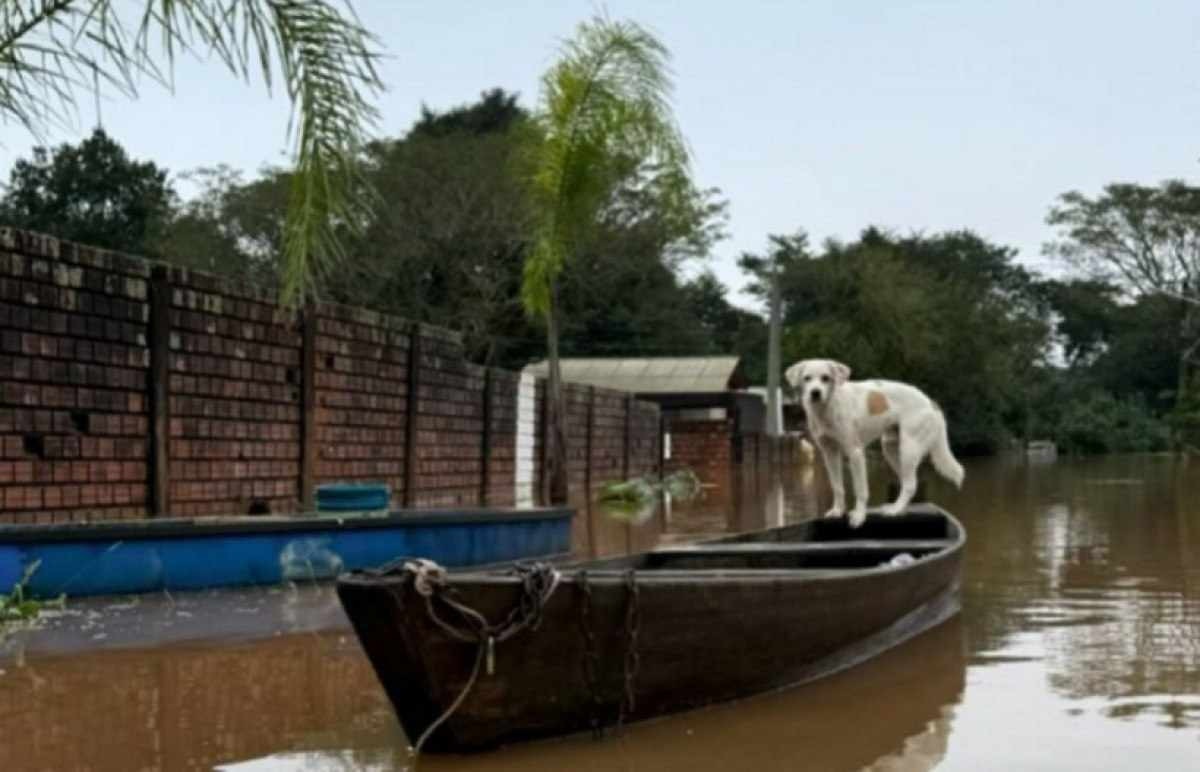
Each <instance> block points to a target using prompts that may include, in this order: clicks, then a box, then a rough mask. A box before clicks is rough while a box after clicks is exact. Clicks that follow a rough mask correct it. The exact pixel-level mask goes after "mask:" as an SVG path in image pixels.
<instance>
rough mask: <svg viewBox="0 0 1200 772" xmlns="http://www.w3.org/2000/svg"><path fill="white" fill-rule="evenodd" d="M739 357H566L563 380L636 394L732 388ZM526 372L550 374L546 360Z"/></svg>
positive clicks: (726, 389)
mask: <svg viewBox="0 0 1200 772" xmlns="http://www.w3.org/2000/svg"><path fill="white" fill-rule="evenodd" d="M738 362H739V359H738V357H643V358H632V359H620V358H607V357H606V358H595V359H585V358H580V359H562V360H560V366H561V367H562V377H563V381H565V382H567V383H584V384H588V385H591V386H598V387H601V388H605V389H616V390H618V391H628V392H633V393H635V394H670V393H695V392H713V391H728V390H729V389H731V388H738V387H739V386H740V383H737V382H736V381H740V377H738V378H735V376H737V375H739V374H738V373H737V368H738ZM524 372H526V373H529V374H531V375H536V376H539V377H542V378H544V377H546V374H547V366H546V362H545V361H541V362H535V363H533V364H531V365H528V366H526V367H525V370H524Z"/></svg>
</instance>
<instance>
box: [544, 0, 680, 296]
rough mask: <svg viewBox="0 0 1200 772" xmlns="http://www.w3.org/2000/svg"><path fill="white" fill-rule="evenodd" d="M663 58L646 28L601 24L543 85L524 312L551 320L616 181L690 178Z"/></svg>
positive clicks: (568, 49)
mask: <svg viewBox="0 0 1200 772" xmlns="http://www.w3.org/2000/svg"><path fill="white" fill-rule="evenodd" d="M668 59H669V54H668V52H667V49H666V48H665V47H664V46H663V45H662V43H661V42H659V40H658V39H657V38H655V37H654V36H653V35H652V34H650V33H649V32H647V31H646V30H645V29H643V28H642V27H640V26H638V25H637V24H635V23H633V22H628V21H619V22H614V21H611V20H609V19H607V18H602V17H598V18H594V19H592V20H591V21H589V22H585V23H583V24H581V25H580V26H579V28H578V30H577V31H576V35H575V37H574V38H573V39H572V40H570V41H568V42H567V43H566V44H565V45H564V47H563V50H562V55H561V57H560V59H559V60H558V62H557V63H556V64H555V65H554V66H553V67H552V68H551V69H550V70H549V71H548V72H547V73H546V75H545V76H544V77H543V79H542V107H541V111H540V114H539V115H538V121H539V123H540V125H541V130H542V131H541V133H542V139H541V141H540V142H538V143H536V144H535V145H533V148H534V149H533V153H534V159H533V161H532V167H533V172H532V175H531V178H530V191H531V195H532V198H533V204H534V210H535V212H536V217H537V223H536V226H535V229H534V238H533V246H532V249H531V251H530V255H529V257H528V258H527V260H526V263H525V273H524V278H523V282H522V300H523V302H524V304H525V307H526V309H527V310H528V311H529V312H530V313H534V314H541V315H545V314H547V313H549V310H550V296H551V292H552V288H553V284H554V282H555V280H556V279H557V278H558V276H559V274H561V272H562V271H563V269H564V267H565V265H566V262H567V260H568V256H569V255H570V254H571V253H572V252H573V251H575V250H577V249H578V247H579V246H580V245H581V244H582V243H583V242H584V241H585V240H586V239H587V237H588V235H589V233H590V232H591V231H592V230H593V228H594V225H595V223H596V221H597V217H598V214H599V212H600V210H601V208H602V207H603V205H604V204H605V203H606V202H607V201H608V199H609V197H610V196H611V194H612V192H613V189H614V187H615V184H616V182H617V181H619V180H621V179H624V178H627V177H628V176H629V174H630V172H631V171H632V170H634V169H636V168H638V167H640V166H643V165H653V166H656V167H659V168H660V169H662V170H664V172H666V173H667V174H668V175H670V174H675V173H676V172H678V174H677V176H678V178H679V179H682V180H687V179H688V176H687V174H686V170H687V165H688V153H687V149H686V147H685V145H684V142H683V139H682V137H681V136H680V133H679V130H678V127H677V126H676V125H675V121H674V118H673V116H672V112H671V106H670V97H671V89H672V85H671V78H670V69H669V67H668Z"/></svg>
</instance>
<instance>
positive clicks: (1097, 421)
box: [1054, 392, 1171, 453]
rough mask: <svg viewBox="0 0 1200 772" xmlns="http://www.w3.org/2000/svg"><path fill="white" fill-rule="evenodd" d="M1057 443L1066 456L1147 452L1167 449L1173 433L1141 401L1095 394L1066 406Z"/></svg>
mask: <svg viewBox="0 0 1200 772" xmlns="http://www.w3.org/2000/svg"><path fill="white" fill-rule="evenodd" d="M1054 441H1055V442H1056V443H1057V444H1058V448H1059V450H1060V451H1061V452H1063V453H1146V452H1153V451H1161V450H1166V449H1168V448H1169V447H1170V443H1171V430H1170V427H1169V426H1168V424H1167V423H1166V422H1165V421H1163V420H1161V419H1159V418H1157V417H1156V416H1155V415H1154V414H1153V413H1152V412H1151V411H1150V409H1149V408H1148V407H1147V406H1146V404H1145V402H1143V401H1142V400H1141V399H1137V398H1127V399H1117V398H1115V397H1113V396H1112V395H1111V394H1109V393H1107V392H1093V393H1091V394H1089V395H1087V396H1085V397H1083V398H1082V399H1078V400H1074V401H1072V402H1069V403H1067V404H1066V405H1064V406H1063V409H1062V412H1061V414H1060V416H1059V421H1058V424H1057V426H1055V427H1054Z"/></svg>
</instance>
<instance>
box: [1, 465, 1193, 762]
mask: <svg viewBox="0 0 1200 772" xmlns="http://www.w3.org/2000/svg"><path fill="white" fill-rule="evenodd" d="M1195 472H1196V470H1195V469H1193V468H1191V467H1190V466H1188V465H1186V464H1185V463H1183V462H1180V461H1176V460H1174V459H1171V458H1164V457H1140V458H1106V459H1087V460H1071V459H1065V458H1059V459H1057V460H1051V461H1044V460H1042V461H1039V460H1037V459H1033V460H1024V459H1016V460H989V461H983V462H975V463H973V464H970V465H969V466H968V483H967V486H966V489H965V490H964V491H963V492H961V493H960V492H956V491H953V490H951V489H949V488H948V487H946V486H943V485H941V483H940V482H938V481H937V480H934V479H931V480H929V482H928V485H929V490H928V494H929V497H930V498H931V499H933V500H935V501H938V502H939V503H943V504H944V505H945V506H947V507H948V508H949V509H951V510H952V511H954V512H955V513H956V514H958V515H959V517H960V518H961V519H962V520H963V521H964V523H965V525H966V526H967V529H968V534H969V543H968V549H967V556H966V584H965V588H964V610H963V614H962V615H961V616H960V617H959V618H957V619H956V620H954V621H952V622H951V623H948V624H946V625H943V626H941V627H939V628H937V629H935V630H932V631H930V632H928V633H926V634H925V635H923V636H921V637H919V638H917V639H915V640H913V641H911V642H909V643H907V644H905V645H904V646H901V647H900V648H898V649H896V650H893V651H891V652H888V653H886V654H885V655H883V656H881V657H879V658H877V659H876V660H873V661H871V662H868V663H866V664H865V665H862V666H860V667H857V668H854V669H852V670H850V671H848V672H845V673H842V674H840V675H838V676H835V677H833V678H830V679H827V680H825V681H821V682H817V683H814V684H811V685H809V686H806V687H804V688H802V689H798V690H793V691H789V692H783V693H779V694H775V695H770V696H765V697H761V698H758V699H753V700H748V701H745V702H743V703H739V704H736V705H726V706H720V707H717V708H713V709H710V710H706V711H700V712H696V713H691V714H687V715H683V716H677V717H673V718H669V719H666V720H663V721H659V722H656V723H651V724H646V725H639V726H635V727H630V728H627V730H626V732H625V733H624V734H623V735H621V736H620V737H614V738H609V739H607V740H606V741H604V742H601V743H593V742H592V741H590V739H586V738H585V739H568V740H563V741H556V742H547V743H540V744H536V745H528V746H521V747H516V748H510V749H506V750H503V751H500V752H497V753H492V754H487V755H482V756H472V757H463V758H442V757H430V758H428V759H425V760H423V761H422V765H421V768H422V769H423V770H425V769H432V770H438V769H443V770H450V769H456V770H457V769H463V770H516V769H522V770H560V769H578V770H610V769H624V770H673V769H679V770H683V769H687V770H707V769H713V770H717V769H720V770H723V771H724V770H728V769H762V770H771V769H805V770H834V771H836V770H858V769H870V770H905V771H912V770H928V769H934V768H937V769H939V770H947V769H950V770H979V769H1022V770H1024V769H1054V770H1060V769H1068V770H1070V769H1079V770H1085V769H1086V770H1092V769H1134V768H1151V769H1186V768H1193V767H1194V766H1195V763H1196V762H1195V759H1196V753H1197V752H1198V750H1200V749H1198V748H1197V738H1198V735H1200V732H1198V730H1200V550H1198V547H1200V498H1198V497H1197V494H1198V493H1200V476H1198V475H1196V473H1195ZM872 480H873V486H874V487H875V489H876V490H875V499H876V500H881V499H882V496H883V495H884V489H885V487H886V477H885V476H884V474H883V471H882V470H878V469H874V470H873V474H872ZM827 505H828V494H827V493H826V492H825V491H824V488H823V481H822V475H821V473H820V471H819V470H818V469H815V468H813V467H801V468H799V469H797V470H794V471H792V472H789V473H788V474H787V475H783V476H776V477H773V478H772V477H770V476H751V477H745V478H740V479H738V480H737V481H736V482H735V483H734V484H733V485H731V486H729V488H728V489H723V490H717V489H709V490H707V491H705V495H704V496H703V497H702V498H701V499H700V500H698V501H693V502H690V503H688V504H685V505H679V504H673V505H671V506H668V507H662V508H660V509H659V510H658V511H657V512H656V513H654V515H653V516H651V517H649V518H648V519H646V520H645V521H644V522H641V523H635V522H632V521H630V520H629V519H625V520H623V521H622V520H621V519H619V518H606V517H603V516H598V515H597V514H596V513H592V515H593V516H592V517H590V518H588V517H587V513H586V511H585V512H584V513H583V514H582V515H581V520H580V521H579V522H577V528H576V538H577V543H576V549H577V551H579V552H580V553H581V554H611V553H614V552H623V551H627V550H637V549H643V548H646V547H649V546H652V545H654V544H656V543H660V542H662V541H671V540H680V539H694V538H697V537H700V536H706V535H712V534H717V533H724V532H730V531H742V530H752V529H757V528H764V527H769V526H772V525H776V524H778V523H780V522H786V521H793V520H796V519H800V518H803V517H811V516H814V515H816V514H817V513H818V512H821V511H823V510H824V508H825V506H827ZM276 595H277V596H279V597H280V598H284V599H286V597H287V595H286V594H280V593H276ZM182 602H183V601H181V603H182ZM187 602H190V601H187ZM279 602H280V603H282V600H281V601H279ZM264 603H265V604H266V605H264V606H263V607H262V608H261V609H260V611H259V612H257V613H258V614H261V619H264V620H267V621H268V622H269V624H265V626H264V628H263V629H264V630H267V631H269V633H268V634H275V635H274V637H272V638H270V639H268V640H260V641H258V642H239V643H230V642H228V641H225V642H223V643H212V642H209V643H203V642H198V641H192V642H190V643H187V644H186V645H182V646H181V645H171V646H160V647H157V648H154V649H150V650H145V649H142V650H137V649H127V650H123V651H88V652H87V653H82V654H81V653H79V651H78V649H79V648H80V646H81V645H83V646H86V637H84V636H82V633H81V634H80V635H76V636H75V637H74V638H72V637H70V634H71V632H72V631H71V630H70V629H62V630H56V631H54V633H55V634H54V636H53V637H52V636H48V635H47V636H43V637H42V638H36V637H35V638H31V639H30V642H31V646H32V648H31V649H30V651H29V653H28V654H27V655H26V657H25V661H24V664H21V663H19V662H17V661H12V660H9V661H4V660H3V658H2V655H0V670H3V671H5V672H3V674H0V736H2V737H4V738H5V740H4V741H3V742H0V769H3V770H9V769H13V770H26V769H33V770H40V769H121V770H128V769H168V770H174V769H209V768H213V767H219V768H221V769H230V770H247V769H270V770H276V769H284V770H286V769H305V770H342V769H380V770H383V769H403V768H405V767H406V765H407V764H409V760H408V758H407V754H406V752H405V746H406V741H405V739H404V738H403V737H402V736H401V734H400V730H399V728H398V727H397V725H396V721H395V719H394V718H393V717H392V714H391V712H390V710H389V708H388V705H387V701H386V699H385V698H384V697H383V694H382V692H381V690H380V689H379V687H378V684H377V683H376V681H375V679H374V676H373V674H372V673H371V672H370V668H369V666H368V665H367V663H366V660H365V658H363V657H362V655H361V654H360V652H359V651H358V648H357V644H356V642H355V641H354V639H353V637H352V636H351V635H350V634H349V633H348V632H347V631H345V630H333V631H326V632H321V633H312V632H306V633H304V634H296V632H297V631H299V630H309V629H313V628H312V627H311V626H310V627H307V628H306V627H297V626H296V624H297V623H298V622H299V621H300V617H303V619H306V620H308V619H313V618H315V616H314V614H313V613H309V612H308V611H305V610H304V609H307V607H304V609H301V608H300V607H296V606H295V604H294V603H293V605H292V606H291V607H288V608H290V609H291V610H290V611H289V610H288V608H280V609H276V610H272V608H271V607H270V606H271V603H270V601H269V600H268V601H264ZM243 607H246V608H249V607H250V606H249V605H248V604H247V602H246V601H245V599H240V600H238V599H235V600H230V601H229V602H228V603H225V604H222V603H221V602H220V600H219V599H217V600H212V599H210V600H209V601H206V602H205V603H196V604H193V605H190V606H186V607H185V608H186V609H187V610H188V613H189V614H191V616H190V617H189V618H188V620H189V624H191V625H194V626H195V627H196V628H198V629H199V628H205V627H206V626H207V628H208V629H209V630H212V631H216V630H224V629H225V628H226V627H227V626H228V625H229V624H231V622H230V620H235V619H237V618H239V612H238V609H241V608H243ZM314 608H317V609H326V605H325V604H322V603H315V605H314ZM160 612H161V610H160ZM160 612H156V613H160ZM124 613H125V614H126V615H129V616H130V618H129V619H125V618H124V617H121V616H118V617H114V618H112V619H111V620H110V621H109V624H108V628H107V629H106V630H105V634H106V635H111V638H112V640H118V639H120V640H121V641H122V645H124V646H131V645H134V646H136V645H138V641H137V634H141V635H147V634H148V635H151V636H157V635H160V634H161V636H162V637H163V639H164V640H185V638H180V635H182V633H178V632H176V633H170V634H168V633H167V632H163V630H166V629H167V628H165V627H164V628H162V629H161V630H160V627H161V626H159V627H156V626H155V625H154V624H150V622H153V621H154V620H153V619H149V618H143V617H146V615H147V613H148V612H147V611H138V610H137V609H133V610H129V611H126V612H124ZM173 613H174V612H173ZM297 615H299V616H297ZM294 617H295V618H294ZM256 618H259V617H257V616H256ZM340 623H341V621H338V622H334V621H329V622H327V627H328V626H329V625H334V626H336V625H337V624H340ZM173 624H174V625H175V627H174V628H173V629H176V630H178V629H179V623H178V622H174V623H173ZM235 627H237V625H235ZM122 630H126V631H130V634H128V635H124V636H123V637H122V636H121V635H118V632H119V631H122ZM287 631H291V632H287ZM77 632H78V631H77ZM83 632H86V633H87V634H89V635H90V634H93V631H92V630H90V629H89V630H87V631H83ZM279 632H284V634H282V635H279V634H278V633H279ZM712 634H713V635H727V634H738V631H726V630H713V631H712ZM172 635H174V636H175V638H171V636H172ZM189 635H190V633H189ZM64 636H65V637H64ZM64 640H66V641H74V642H75V643H72V644H71V645H70V646H68V647H67V648H63V646H62V645H60V644H59V643H54V645H50V642H56V641H64ZM81 642H82V643H81ZM56 647H57V648H56ZM68 650H69V651H74V652H75V653H73V654H68V653H64V652H67V651H68ZM13 738H17V739H15V740H14V739H13Z"/></svg>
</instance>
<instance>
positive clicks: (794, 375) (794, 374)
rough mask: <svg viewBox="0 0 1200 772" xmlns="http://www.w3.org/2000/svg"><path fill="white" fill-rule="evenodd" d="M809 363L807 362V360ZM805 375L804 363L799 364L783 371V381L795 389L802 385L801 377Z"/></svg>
mask: <svg viewBox="0 0 1200 772" xmlns="http://www.w3.org/2000/svg"><path fill="white" fill-rule="evenodd" d="M805 361H807V360H805ZM803 373H804V361H801V362H797V363H795V364H794V365H792V366H791V367H789V368H788V369H786V370H784V371H783V380H784V381H786V382H787V384H788V385H789V386H791V387H792V388H793V389H794V388H796V387H797V386H799V385H800V376H801V375H802V374H803Z"/></svg>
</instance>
